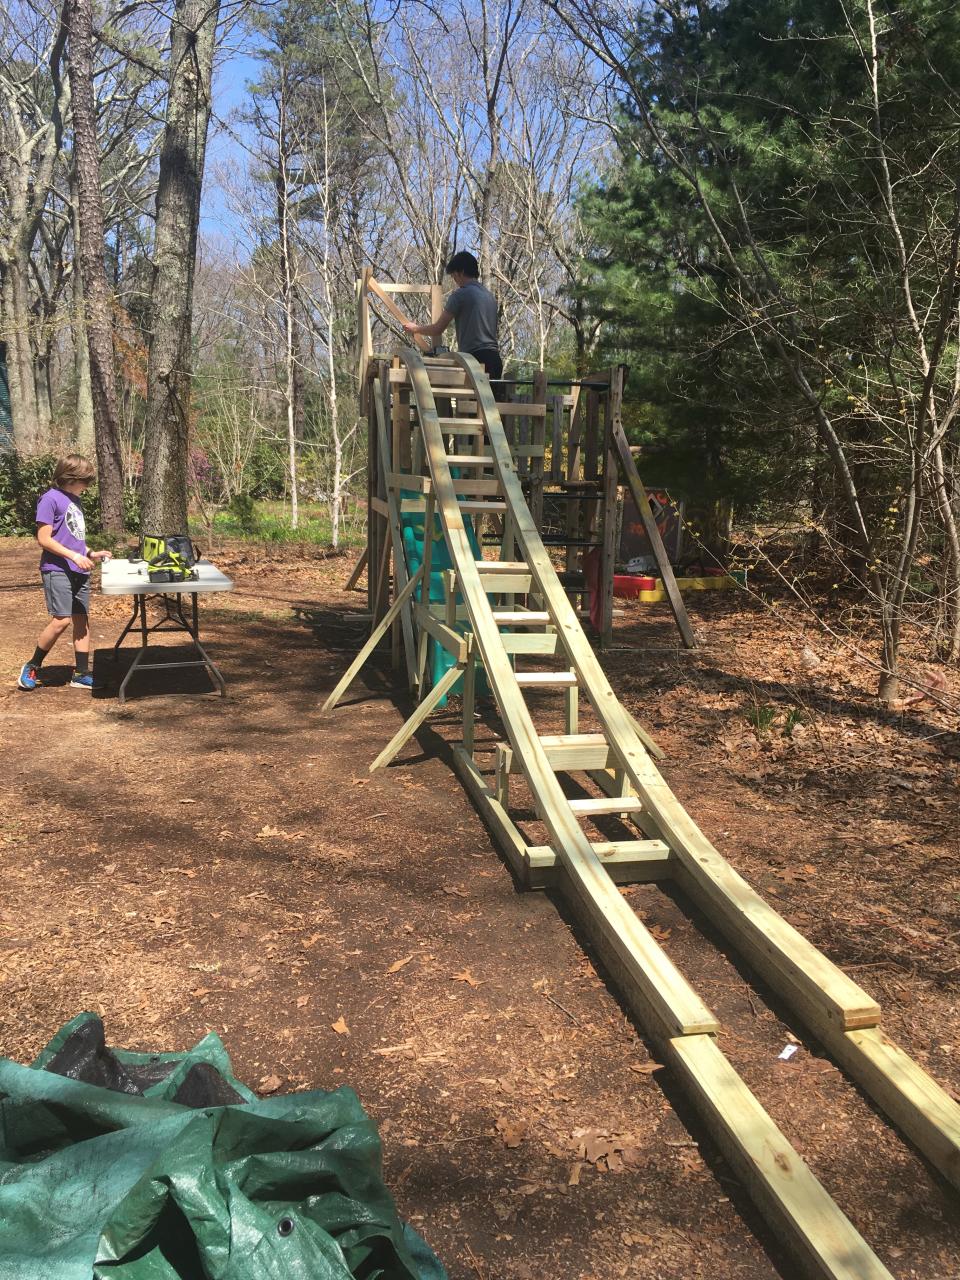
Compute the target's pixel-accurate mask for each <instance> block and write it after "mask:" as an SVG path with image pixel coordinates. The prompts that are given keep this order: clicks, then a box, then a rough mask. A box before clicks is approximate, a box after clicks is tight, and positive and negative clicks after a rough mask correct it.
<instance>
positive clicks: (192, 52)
mask: <svg viewBox="0 0 960 1280" xmlns="http://www.w3.org/2000/svg"><path fill="white" fill-rule="evenodd" d="M219 10H220V0H209V3H206V2H205V0H176V6H175V9H174V16H173V22H172V24H171V46H170V87H169V91H168V94H167V117H166V128H165V132H164V138H163V149H162V151H161V154H160V175H159V186H158V190H157V231H156V243H155V250H154V282H153V297H152V311H153V324H152V329H153V331H152V334H151V338H150V353H149V361H148V367H147V410H146V423H145V447H144V454H143V527H144V529H145V530H147V531H149V532H153V533H180V532H186V529H187V449H188V438H189V433H190V378H191V372H192V367H193V361H192V352H191V321H192V316H193V278H194V272H195V268H196V260H197V227H198V223H199V220H200V190H201V186H202V183H203V161H204V152H205V150H206V142H207V125H208V123H209V120H210V81H211V73H212V68H213V53H214V47H215V44H216V31H217V19H218V15H219Z"/></svg>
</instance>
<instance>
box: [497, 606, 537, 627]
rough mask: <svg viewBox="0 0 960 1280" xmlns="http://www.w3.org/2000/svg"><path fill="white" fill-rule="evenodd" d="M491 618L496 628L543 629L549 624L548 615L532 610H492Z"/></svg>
mask: <svg viewBox="0 0 960 1280" xmlns="http://www.w3.org/2000/svg"><path fill="white" fill-rule="evenodd" d="M493 617H494V621H495V622H496V624H497V626H498V627H544V626H547V624H548V623H549V622H550V615H549V613H537V612H536V610H534V609H494V610H493Z"/></svg>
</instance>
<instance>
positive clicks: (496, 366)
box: [469, 347, 503, 381]
mask: <svg viewBox="0 0 960 1280" xmlns="http://www.w3.org/2000/svg"><path fill="white" fill-rule="evenodd" d="M469 354H470V355H472V356H473V358H474V360H477V361H479V362H480V364H482V365H483V367H484V369H486V371H487V377H488V378H489V379H490V380H491V381H496V379H497V378H499V377H500V376H501V375H502V373H503V360H502V359H501V358H500V352H499V351H498V350H497V348H496V347H484V348H483V349H482V350H480V351H471V352H470V353H469Z"/></svg>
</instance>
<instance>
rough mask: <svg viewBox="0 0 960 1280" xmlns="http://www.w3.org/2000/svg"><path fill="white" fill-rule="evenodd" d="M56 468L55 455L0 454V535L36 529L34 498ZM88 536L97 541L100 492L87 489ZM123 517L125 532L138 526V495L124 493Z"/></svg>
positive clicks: (84, 509) (130, 490)
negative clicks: (25, 455) (126, 529)
mask: <svg viewBox="0 0 960 1280" xmlns="http://www.w3.org/2000/svg"><path fill="white" fill-rule="evenodd" d="M56 465H57V455H56V454H54V453H38V454H34V455H32V456H30V457H24V456H21V455H20V454H18V453H12V452H11V453H0V534H27V535H28V536H29V535H32V534H33V533H34V532H35V530H36V527H37V526H36V519H35V517H36V514H37V499H38V498H39V497H40V495H41V493H43V492H44V490H45V489H49V487H50V481H51V480H52V479H53V472H54V469H55V468H56ZM83 514H84V516H85V517H86V523H87V535H88V539H89V538H98V537H99V536H100V534H101V532H102V531H101V528H100V490H99V488H98V486H97V485H96V484H93V485H91V486H90V488H89V489H88V490H87V492H86V493H85V494H84V497H83ZM123 518H124V524H125V525H126V527H127V528H128V529H136V528H137V527H138V526H139V523H140V492H139V490H138V489H131V488H126V489H124V493H123ZM91 545H92V544H91Z"/></svg>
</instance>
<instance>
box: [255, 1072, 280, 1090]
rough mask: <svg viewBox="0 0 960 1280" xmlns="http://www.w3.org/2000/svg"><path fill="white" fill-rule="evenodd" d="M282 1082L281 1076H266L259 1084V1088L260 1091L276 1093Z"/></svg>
mask: <svg viewBox="0 0 960 1280" xmlns="http://www.w3.org/2000/svg"><path fill="white" fill-rule="evenodd" d="M282 1084H283V1078H282V1077H281V1076H264V1077H263V1079H262V1080H261V1081H260V1083H259V1084H258V1085H257V1089H258V1091H259V1092H260V1093H276V1092H277V1090H278V1089H279V1088H280V1086H281V1085H282Z"/></svg>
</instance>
